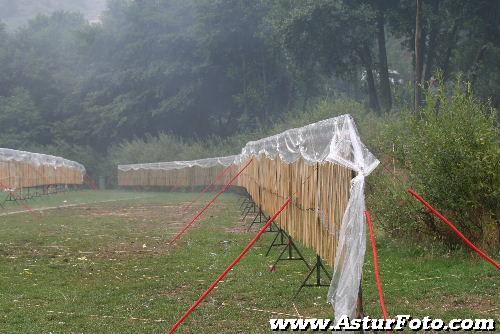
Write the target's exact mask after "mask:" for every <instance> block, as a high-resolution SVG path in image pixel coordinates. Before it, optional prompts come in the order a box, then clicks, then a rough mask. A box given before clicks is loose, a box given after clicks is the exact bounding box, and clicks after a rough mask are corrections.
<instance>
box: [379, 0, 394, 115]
mask: <svg viewBox="0 0 500 334" xmlns="http://www.w3.org/2000/svg"><path fill="white" fill-rule="evenodd" d="M384 26H385V17H384V12H383V6H382V5H381V2H379V8H378V12H377V40H378V58H379V60H378V62H379V74H380V101H381V104H382V107H383V108H384V109H386V110H390V109H391V107H392V96H391V83H390V81H389V67H388V66H387V51H386V47H385V27H384Z"/></svg>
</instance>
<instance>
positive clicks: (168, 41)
mask: <svg viewBox="0 0 500 334" xmlns="http://www.w3.org/2000/svg"><path fill="white" fill-rule="evenodd" d="M50 3H56V1H55V0H53V1H49V0H46V1H27V0H26V1H15V2H12V1H5V0H3V1H0V8H1V10H0V12H1V18H2V20H3V21H4V22H5V23H10V21H9V18H11V17H14V16H15V15H14V13H21V14H22V15H21V14H20V16H23V15H30V13H39V12H45V10H43V7H44V6H47V5H48V4H50ZM59 3H60V4H61V7H56V8H60V9H62V10H67V11H57V12H53V13H49V14H47V15H39V16H36V17H34V18H32V19H30V20H29V21H28V22H27V23H26V24H24V25H21V26H18V27H17V28H15V29H13V28H12V26H9V28H7V26H6V25H2V26H1V27H0V72H1V73H2V76H1V77H0V146H2V147H12V148H20V149H23V148H29V147H33V146H34V145H36V146H51V145H52V146H61V145H62V146H64V145H73V146H77V147H84V148H86V149H88V150H92V151H95V152H98V153H100V154H106V152H107V150H108V149H109V148H110V147H111V146H113V145H117V144H119V143H120V142H122V141H123V140H131V139H134V138H144V137H146V136H148V135H153V136H154V135H158V134H159V133H162V132H165V133H172V134H174V135H177V136H180V137H185V138H201V139H203V138H207V137H209V136H219V137H229V136H233V135H235V134H240V133H242V132H249V131H252V130H255V129H260V128H262V127H266V126H268V125H270V124H272V123H273V122H275V121H276V120H277V119H280V118H281V117H283V115H289V114H290V112H293V111H298V110H303V109H305V108H307V107H308V105H310V104H311V103H313V102H314V101H317V100H321V99H325V98H328V99H335V98H338V97H344V98H350V99H354V100H357V101H359V102H361V103H364V104H365V105H366V106H367V107H369V108H371V109H372V110H373V111H374V112H375V113H377V114H382V113H385V112H387V111H388V110H392V111H396V112H397V111H398V110H399V109H400V108H401V107H402V106H403V105H405V104H408V105H412V104H413V101H412V96H413V88H412V87H411V85H412V83H413V81H414V77H413V75H414V74H413V73H415V69H414V67H413V64H414V58H415V54H414V40H415V6H416V4H415V1H413V0H402V1H382V0H377V1H364V0H343V1H341V0H333V1H332V0H314V1H313V0H275V1H273V0H256V1H243V0H154V1H152V0H135V1H123V0H121V1H120V0H111V1H108V2H107V9H106V10H105V11H104V12H103V13H102V14H101V22H100V23H89V22H88V20H87V19H86V16H85V15H84V14H82V13H77V12H75V11H84V10H85V8H87V9H88V8H90V7H89V6H87V5H88V4H89V3H90V2H88V1H71V4H72V6H71V7H68V6H67V4H68V3H69V2H67V1H59ZM63 3H64V4H65V5H64V6H63V5H62V4H63ZM94 3H95V4H96V5H98V3H99V1H94ZM422 7H423V9H422V38H421V43H422V45H421V50H422V53H421V54H420V57H421V58H422V59H421V62H422V64H423V65H422V69H421V71H422V73H421V76H422V78H423V80H424V83H423V85H424V86H425V85H426V84H425V82H426V81H428V80H430V79H431V78H432V77H433V75H435V73H436V71H440V73H441V74H440V75H441V76H442V77H443V78H444V79H445V80H447V81H449V80H453V78H454V76H455V75H456V74H458V73H463V75H464V76H465V77H466V78H468V79H469V80H470V81H471V82H472V85H473V88H474V90H475V91H476V92H477V93H478V94H479V96H481V97H482V98H484V99H492V101H493V104H494V105H496V106H498V103H499V100H500V94H499V91H500V61H499V60H500V22H499V19H500V3H499V2H498V1H488V0H479V1H472V0H469V1H467V0H459V1H450V0H424V1H423V6H422ZM21 8H22V12H21V11H20V10H21ZM29 8H31V9H32V10H31V11H29V10H28V9H29ZM40 8H41V9H40ZM87 18H88V16H87Z"/></svg>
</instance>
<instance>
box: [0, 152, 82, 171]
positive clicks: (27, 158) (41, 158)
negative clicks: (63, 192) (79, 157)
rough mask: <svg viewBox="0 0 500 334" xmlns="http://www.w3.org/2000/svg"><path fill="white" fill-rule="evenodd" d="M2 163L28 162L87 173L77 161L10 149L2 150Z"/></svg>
mask: <svg viewBox="0 0 500 334" xmlns="http://www.w3.org/2000/svg"><path fill="white" fill-rule="evenodd" d="M0 161H7V162H8V161H17V162H26V163H30V164H33V165H35V166H52V167H54V168H59V167H68V168H73V169H76V170H79V171H81V172H85V167H84V166H83V165H82V164H79V163H78V162H75V161H71V160H67V159H64V158H61V157H56V156H53V155H48V154H41V153H31V152H25V151H17V150H11V149H8V148H0Z"/></svg>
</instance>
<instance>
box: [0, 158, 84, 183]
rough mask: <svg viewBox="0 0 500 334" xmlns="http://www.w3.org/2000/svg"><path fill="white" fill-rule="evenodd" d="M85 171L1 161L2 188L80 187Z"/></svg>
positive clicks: (23, 162)
mask: <svg viewBox="0 0 500 334" xmlns="http://www.w3.org/2000/svg"><path fill="white" fill-rule="evenodd" d="M84 174H85V171H84V170H81V169H78V168H73V167H70V166H54V165H43V164H33V163H30V162H27V161H14V160H11V161H0V187H1V188H4V189H22V188H34V187H40V186H48V185H79V184H82V183H83V179H84Z"/></svg>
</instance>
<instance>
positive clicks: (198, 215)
mask: <svg viewBox="0 0 500 334" xmlns="http://www.w3.org/2000/svg"><path fill="white" fill-rule="evenodd" d="M252 161H253V159H251V160H250V161H249V162H247V164H246V165H245V166H243V168H242V169H241V170H240V171H239V172H238V174H236V175H235V176H234V177H233V178H232V179H231V181H229V183H227V184H226V185H225V186H224V187H223V188H222V189H221V190H220V191H219V192H218V193H217V194H216V195H215V196H214V197H213V198H212V200H211V201H210V202H208V204H207V205H205V206H204V207H203V209H201V210H200V211H199V212H198V213H197V214H196V216H194V218H193V219H191V221H190V222H189V223H187V224H186V225H185V226H184V228H183V229H182V230H181V231H180V232H179V233H177V234H176V235H175V236H174V237H173V238H172V240H170V242H169V245H170V244H172V243H174V242H175V241H176V240H177V239H179V238H180V236H181V235H182V234H184V232H186V231H187V230H188V229H189V228H190V227H191V226H192V225H193V224H194V223H195V222H196V220H197V219H198V218H200V217H201V215H202V214H203V213H204V212H205V211H206V210H207V209H208V208H209V207H210V206H211V205H212V204H213V203H214V202H215V201H216V200H217V198H218V197H219V196H220V195H221V194H222V193H224V192H225V191H226V190H227V189H228V188H229V187H230V186H231V184H232V183H233V182H234V180H236V179H237V178H238V177H239V176H240V175H241V173H243V171H244V170H245V169H246V168H247V167H248V165H250V163H252Z"/></svg>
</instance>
